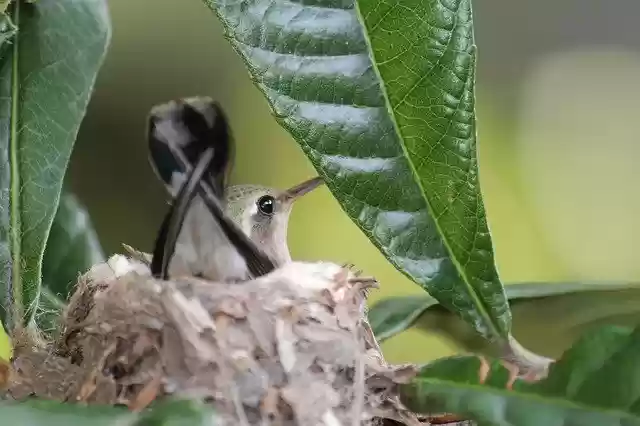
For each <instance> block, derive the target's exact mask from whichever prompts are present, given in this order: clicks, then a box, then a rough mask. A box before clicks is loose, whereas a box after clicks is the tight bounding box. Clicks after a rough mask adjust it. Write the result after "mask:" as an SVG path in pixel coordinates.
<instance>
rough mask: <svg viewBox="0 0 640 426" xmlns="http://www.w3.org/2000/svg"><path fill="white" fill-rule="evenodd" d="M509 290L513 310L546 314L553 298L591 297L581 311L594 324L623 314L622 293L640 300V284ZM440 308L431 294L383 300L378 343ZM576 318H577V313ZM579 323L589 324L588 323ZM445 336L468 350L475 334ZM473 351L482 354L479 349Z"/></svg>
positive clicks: (376, 312)
mask: <svg viewBox="0 0 640 426" xmlns="http://www.w3.org/2000/svg"><path fill="white" fill-rule="evenodd" d="M505 290H506V294H507V297H508V299H509V303H510V304H511V307H512V309H513V307H514V305H517V303H518V302H520V301H526V300H532V301H536V302H537V303H538V304H539V305H540V309H541V310H542V309H543V306H544V305H545V304H548V301H549V299H550V298H557V297H559V296H565V295H578V294H581V293H583V294H585V296H588V299H586V300H587V301H588V302H589V303H588V304H586V305H583V306H578V307H577V308H578V309H581V310H583V311H585V314H586V313H589V314H590V315H591V316H592V317H593V319H594V320H597V319H599V316H598V313H602V315H604V316H605V318H606V317H610V316H611V315H612V314H613V313H620V314H621V313H623V311H622V310H621V309H620V308H621V306H620V300H619V297H618V296H619V295H620V294H621V292H627V293H626V294H625V293H622V294H625V297H626V298H631V299H630V300H635V301H637V300H638V299H639V298H640V283H584V282H582V283H581V282H560V283H519V284H509V285H506V286H505ZM438 307H439V304H438V301H437V300H436V299H435V298H433V297H431V296H430V295H428V294H422V295H419V296H403V297H393V298H389V299H385V300H381V301H380V302H378V303H377V304H375V305H373V306H372V307H371V309H369V312H368V316H369V323H370V324H371V327H372V329H373V331H374V333H375V335H376V338H377V339H378V341H379V342H382V341H384V340H386V339H389V338H391V337H393V336H395V335H396V334H398V333H401V332H402V331H404V330H406V329H408V328H409V327H411V326H412V325H413V324H415V323H416V322H417V321H418V319H419V318H420V317H421V316H422V315H424V314H426V313H427V312H428V311H429V310H433V309H436V308H438ZM610 312H611V313H610ZM633 312H635V313H638V312H640V305H638V304H636V309H635V311H633ZM573 315H576V312H574V313H573ZM567 317H569V316H568V315H567ZM531 321H535V318H532V319H531ZM579 322H581V323H585V322H586V320H582V321H579ZM575 325H579V324H575ZM432 331H436V330H432ZM445 334H447V335H448V336H449V337H451V338H453V339H455V340H456V341H457V342H459V346H461V347H464V343H463V342H464V339H465V338H466V337H467V335H469V334H471V333H462V332H460V331H457V330H448V332H447V333H445ZM466 349H471V348H468V347H467V348H466ZM473 349H474V350H478V348H477V347H476V348H473Z"/></svg>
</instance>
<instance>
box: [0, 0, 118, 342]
mask: <svg viewBox="0 0 640 426" xmlns="http://www.w3.org/2000/svg"><path fill="white" fill-rule="evenodd" d="M7 13H8V14H9V15H10V17H11V19H12V21H13V23H14V24H15V25H16V26H17V27H18V32H17V34H16V35H15V36H14V38H13V40H12V42H11V43H12V44H11V48H10V49H9V51H8V52H7V54H6V55H5V57H4V58H2V61H1V62H0V97H1V98H2V102H0V170H2V175H1V177H0V211H1V212H2V216H0V241H1V242H2V244H3V246H2V248H3V249H2V250H0V265H1V267H0V283H2V284H3V285H2V287H3V288H2V292H3V294H2V308H3V309H2V311H3V312H2V314H3V319H4V320H5V324H6V323H7V320H9V321H8V324H9V328H10V329H11V328H13V327H14V326H15V325H17V324H20V323H23V324H26V323H30V322H31V320H32V319H33V316H34V314H35V312H36V310H37V306H38V297H39V294H40V285H41V272H42V258H43V255H44V247H45V243H46V241H47V237H48V235H49V230H50V228H51V223H52V221H53V217H54V214H55V212H56V209H57V206H58V201H59V197H60V190H61V186H62V179H63V177H64V173H65V170H66V167H67V164H68V161H69V156H70V154H71V149H72V147H73V143H74V142H75V138H76V135H77V132H78V128H79V126H80V122H81V121H82V118H83V116H84V114H85V109H86V106H87V103H88V101H89V97H90V95H91V91H92V88H93V84H94V81H95V78H96V74H97V72H98V69H99V68H100V66H101V64H102V61H103V58H104V54H105V51H106V48H107V45H108V43H109V39H110V32H111V30H110V21H109V15H108V12H107V7H106V1H105V0H41V1H37V2H35V3H27V2H25V1H24V0H16V1H14V2H13V3H12V4H11V5H10V6H9V8H8V11H7Z"/></svg>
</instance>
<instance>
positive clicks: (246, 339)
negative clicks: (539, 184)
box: [5, 255, 418, 426]
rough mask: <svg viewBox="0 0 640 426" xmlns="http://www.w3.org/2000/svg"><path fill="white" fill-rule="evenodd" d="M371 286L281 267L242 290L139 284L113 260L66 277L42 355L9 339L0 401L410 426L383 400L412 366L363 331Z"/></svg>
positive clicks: (347, 276)
mask: <svg viewBox="0 0 640 426" xmlns="http://www.w3.org/2000/svg"><path fill="white" fill-rule="evenodd" d="M370 286H371V280H367V279H363V278H359V277H358V276H357V274H355V273H354V272H353V270H352V269H351V268H349V267H342V266H339V265H336V264H333V263H303V262H292V263H290V264H288V265H286V266H284V267H282V268H279V269H277V270H276V271H274V272H272V273H270V274H268V275H266V276H263V277H261V278H258V279H255V280H252V281H248V282H243V283H213V282H209V281H206V280H202V279H197V278H193V277H185V278H180V279H175V280H172V281H160V280H156V279H154V278H152V277H151V276H150V274H149V270H148V268H147V266H146V265H145V263H144V262H141V261H139V260H135V259H131V258H127V257H124V256H119V255H116V256H114V257H112V258H111V259H109V261H108V262H107V263H103V264H98V265H96V266H94V267H93V268H92V269H91V270H90V271H89V272H88V273H86V274H85V275H84V276H82V277H81V278H80V279H79V282H78V285H77V287H76V290H75V292H74V294H73V296H72V298H71V299H70V302H69V306H68V308H67V310H66V312H65V313H64V315H63V317H62V318H61V321H62V324H61V326H62V327H61V330H62V331H61V333H60V335H59V336H58V337H57V338H56V339H55V341H53V342H52V343H50V344H48V345H47V346H46V347H40V348H38V347H37V346H34V345H33V342H26V343H25V341H24V339H22V340H21V339H20V338H16V337H15V336H14V340H16V342H14V359H13V362H12V365H11V372H10V376H9V380H8V387H7V389H6V391H5V397H7V398H13V399H23V398H26V397H29V396H36V397H39V398H46V399H53V400H58V401H68V402H76V403H86V404H111V405H115V404H126V405H127V406H128V407H130V408H131V409H132V410H141V409H143V408H145V407H147V406H148V405H149V404H151V403H152V402H153V401H156V400H159V399H162V398H165V397H167V396H175V397H181V398H197V399H200V400H204V401H206V402H208V403H210V404H212V405H213V407H214V408H215V409H216V412H217V413H218V415H219V416H220V418H221V421H222V424H230V425H254V424H262V425H264V424H274V425H301V426H307V425H309V426H311V425H313V426H316V425H332V426H333V425H347V424H349V425H369V424H381V423H382V422H383V419H394V421H399V422H402V423H404V424H418V420H417V419H416V417H415V415H413V414H412V413H411V412H409V411H407V410H405V409H404V408H403V407H402V405H401V404H400V403H399V401H398V399H397V397H396V387H397V384H398V383H403V382H406V381H408V380H409V379H410V378H411V377H413V375H414V374H415V370H416V369H415V367H413V366H411V365H400V366H391V365H388V364H387V363H386V362H385V361H384V358H383V357H382V354H381V353H380V349H379V347H378V345H377V343H376V341H375V339H374V337H373V333H372V332H371V329H370V328H369V326H368V323H367V321H366V316H365V315H364V314H365V311H364V306H365V301H366V294H367V291H366V290H367V287H370Z"/></svg>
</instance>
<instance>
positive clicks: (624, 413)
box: [401, 327, 640, 426]
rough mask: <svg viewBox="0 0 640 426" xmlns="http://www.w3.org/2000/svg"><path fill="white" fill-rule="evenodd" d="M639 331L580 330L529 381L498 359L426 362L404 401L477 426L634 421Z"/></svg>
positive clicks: (591, 425)
mask: <svg viewBox="0 0 640 426" xmlns="http://www.w3.org/2000/svg"><path fill="white" fill-rule="evenodd" d="M639 358H640V328H637V329H635V330H631V329H626V328H621V327H607V328H605V329H600V330H598V331H597V332H592V333H589V334H587V335H585V336H584V337H583V338H582V339H580V341H578V342H577V343H576V344H575V345H574V346H573V347H572V348H571V349H570V350H568V351H567V352H566V353H565V354H564V356H563V357H562V359H560V360H559V361H558V362H557V363H555V364H553V365H552V366H551V368H550V369H549V375H548V377H547V378H545V379H543V380H541V381H539V382H534V383H529V382H526V381H524V380H516V381H515V383H514V384H513V387H512V390H509V389H508V384H507V383H508V380H509V378H510V373H509V372H508V371H507V369H506V368H505V367H504V366H503V365H502V364H500V363H499V362H498V361H492V362H490V363H487V362H486V361H483V360H482V359H480V358H478V357H474V356H465V357H453V358H448V359H441V360H438V361H435V362H433V363H431V364H429V365H427V366H425V367H424V368H423V369H422V370H421V371H420V373H419V375H418V376H417V377H416V378H414V380H413V382H412V383H410V384H409V385H404V386H403V387H402V388H401V392H402V400H403V402H404V403H405V404H407V406H408V407H409V408H410V409H412V410H415V411H417V412H422V413H429V412H440V411H446V412H451V413H456V414H458V415H462V416H468V417H469V418H470V419H472V420H475V421H477V422H478V425H479V426H483V425H487V426H507V425H508V426H539V425H580V426H614V425H615V426H619V425H625V426H631V425H640V403H638V401H640V363H638V359H639Z"/></svg>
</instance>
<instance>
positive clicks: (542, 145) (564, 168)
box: [66, 0, 640, 361]
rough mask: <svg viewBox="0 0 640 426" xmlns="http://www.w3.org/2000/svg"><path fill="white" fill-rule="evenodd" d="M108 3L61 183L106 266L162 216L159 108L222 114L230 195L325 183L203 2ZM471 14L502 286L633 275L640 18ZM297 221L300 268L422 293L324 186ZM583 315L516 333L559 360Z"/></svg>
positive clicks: (483, 161)
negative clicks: (153, 121) (90, 225)
mask: <svg viewBox="0 0 640 426" xmlns="http://www.w3.org/2000/svg"><path fill="white" fill-rule="evenodd" d="M587 3H589V5H588V4H587ZM591 3H593V4H591ZM623 3H625V4H623ZM109 4H110V8H111V14H112V19H113V39H112V45H111V49H110V53H109V55H108V57H107V60H106V63H105V64H104V67H103V69H102V71H101V73H100V76H99V79H98V83H97V86H96V90H95V94H94V97H93V100H92V102H91V104H90V107H89V111H88V114H87V117H86V119H85V121H84V123H83V126H82V129H81V132H80V136H79V140H78V142H77V147H76V150H75V151H74V153H73V156H72V161H71V166H70V169H69V173H68V175H67V182H66V184H67V186H68V188H69V189H71V190H73V191H74V192H75V193H76V194H77V195H78V196H79V198H80V199H81V200H82V202H83V203H85V205H86V206H87V207H88V209H89V212H90V214H91V217H92V220H93V222H94V224H95V226H96V228H97V232H98V235H100V237H101V241H102V243H103V245H104V248H105V250H106V252H107V253H109V254H111V253H114V252H122V249H121V245H120V244H121V243H127V244H130V245H132V246H134V247H136V248H138V249H140V250H145V251H149V250H150V249H151V246H152V244H153V240H154V238H155V232H156V229H157V227H158V226H159V224H160V221H161V220H162V216H163V214H164V212H165V211H166V209H167V204H166V203H167V197H166V195H165V193H164V189H163V188H162V187H161V185H160V184H159V182H158V181H157V180H156V178H155V176H154V175H153V173H152V170H151V168H150V167H149V164H148V160H147V153H146V144H145V140H144V132H145V119H146V114H147V112H148V111H149V109H150V108H151V106H152V105H154V104H156V103H160V102H165V101H167V100H169V99H172V98H178V97H184V96H193V95H209V96H212V97H213V98H215V99H217V100H218V101H219V102H220V103H221V104H222V105H223V107H224V108H225V110H226V111H227V114H228V116H229V118H230V121H231V126H232V128H233V131H234V134H235V137H236V140H237V144H238V148H237V156H236V162H235V171H234V173H233V177H232V179H233V182H235V183H260V184H266V185H272V186H276V187H281V188H285V187H288V186H290V185H293V184H296V183H298V182H300V181H302V180H303V179H306V178H308V177H310V176H312V175H313V174H314V171H313V169H312V167H311V165H310V163H309V162H308V161H307V159H306V157H305V156H304V154H303V153H302V151H301V149H299V148H298V145H297V144H296V143H295V142H294V141H293V139H292V138H291V137H290V136H289V135H288V134H287V133H286V132H285V131H284V130H282V129H281V128H280V127H279V126H278V125H277V124H276V122H275V121H274V120H273V119H272V117H271V116H270V113H269V110H268V106H267V103H266V101H265V100H264V99H263V96H262V95H261V94H260V93H259V92H258V90H257V89H256V88H255V87H254V86H253V84H252V83H251V81H250V80H249V77H248V74H247V72H246V70H245V68H244V65H243V64H242V62H241V61H240V59H239V57H238V56H237V55H236V54H235V53H234V52H233V50H232V49H231V47H230V45H229V44H228V43H227V41H226V40H225V39H224V38H223V35H222V30H221V27H220V25H219V23H218V21H217V19H216V18H215V16H214V15H213V14H212V13H211V12H210V11H209V10H208V9H207V8H206V7H205V6H204V5H203V4H202V3H201V2H200V0H182V1H180V2H176V1H169V0H136V1H131V0H110V1H109ZM552 5H553V8H551V6H552ZM474 8H475V10H474V12H475V18H476V38H477V43H478V46H479V65H478V79H477V86H478V104H477V110H478V119H479V126H478V127H479V156H480V168H481V183H482V189H483V193H484V196H485V201H486V206H487V210H488V216H489V222H490V227H491V230H492V233H493V237H494V242H495V249H496V256H497V261H498V267H499V270H500V274H501V277H502V278H503V280H504V281H506V282H517V281H538V280H579V279H589V280H594V279H629V280H631V279H638V278H640V264H638V263H636V262H635V261H634V257H635V253H636V252H637V251H638V250H637V248H638V245H639V244H640V238H638V237H640V220H639V219H638V218H639V217H640V215H639V213H640V195H638V194H640V191H638V190H637V189H636V184H637V182H640V179H638V178H639V177H640V168H638V167H637V165H636V163H637V159H638V158H640V157H639V156H638V154H639V151H640V144H638V140H637V138H638V137H637V135H636V126H635V123H636V122H637V118H638V116H640V114H639V113H640V107H639V103H638V101H637V100H638V99H639V98H640V85H638V84H634V83H635V81H636V79H637V76H639V75H640V55H639V48H640V42H639V41H638V38H637V31H635V30H633V28H635V23H634V22H633V21H632V19H631V17H633V16H638V13H640V5H637V4H635V3H634V2H619V3H617V5H616V7H615V8H613V7H607V6H605V2H585V1H583V0H567V1H564V2H561V3H560V4H558V3H556V2H553V3H552V0H538V1H537V2H525V1H514V2H508V4H505V3H504V2H480V1H477V2H475V3H474ZM291 221H292V222H291V226H290V231H289V240H290V247H291V250H292V254H293V257H294V258H296V259H300V260H320V259H322V260H332V261H336V262H347V261H348V262H352V263H355V264H356V265H357V266H358V267H359V268H361V269H363V270H364V271H365V273H366V274H369V275H374V276H376V277H377V278H378V279H379V281H380V282H381V286H382V288H381V290H379V291H376V292H374V294H373V298H372V302H375V301H376V300H378V299H379V298H383V297H389V296H391V295H401V294H402V295H405V294H414V293H416V294H419V293H420V292H421V291H422V290H420V289H419V288H418V287H417V286H416V285H414V284H412V283H411V282H410V281H408V280H407V279H406V278H404V277H403V276H402V275H401V274H400V273H398V272H397V271H395V270H394V269H393V267H391V266H390V265H389V264H388V263H387V261H386V260H385V259H384V257H383V256H382V255H381V254H380V253H379V252H378V251H377V250H376V249H375V248H374V247H373V246H372V245H371V244H370V243H369V241H368V240H367V239H366V238H365V237H364V235H363V234H361V232H360V231H359V230H358V229H357V227H356V226H355V225H354V224H353V223H352V222H351V221H350V219H348V218H347V217H346V216H345V215H344V214H343V212H342V210H341V209H340V206H339V205H338V204H337V203H336V202H335V201H334V200H333V199H332V197H331V195H330V193H329V192H328V190H327V189H326V188H322V189H321V190H318V191H316V192H315V193H312V194H311V195H309V196H308V197H306V198H305V199H304V200H302V201H301V202H300V203H299V204H298V205H297V206H296V208H295V209H294V212H293V215H292V218H291ZM588 303H589V300H588V299H586V300H585V298H584V297H580V298H569V299H566V298H565V299H563V298H559V299H558V300H554V301H553V302H552V303H545V304H542V305H541V304H539V303H538V304H534V303H529V304H527V303H523V304H521V305H519V306H518V307H517V308H516V310H515V318H514V324H515V332H516V336H517V337H518V338H519V339H520V340H521V341H522V342H523V343H524V344H525V345H527V346H528V347H529V348H530V349H532V350H535V351H538V352H541V353H545V354H557V353H558V351H560V350H562V349H564V348H565V347H566V346H568V345H569V344H570V340H571V339H573V338H574V337H575V330H574V327H572V326H568V325H567V326H563V324H564V323H563V321H564V322H565V323H566V322H567V321H569V320H567V319H566V316H567V314H568V313H571V312H572V309H573V310H575V309H577V307H584V306H585V304H586V305H588ZM632 319H633V320H635V316H634V318H632ZM570 321H577V320H576V318H572V319H571V320H570ZM564 325H566V324H564ZM384 350H385V353H386V355H387V356H388V358H389V359H390V360H391V361H420V360H426V359H430V358H435V357H439V356H443V355H447V354H450V353H452V352H455V351H456V350H457V349H456V348H455V347H454V346H453V344H452V343H451V342H450V341H448V340H447V339H446V338H444V337H443V336H436V335H433V334H431V333H429V332H426V331H425V330H424V327H423V328H422V329H421V330H411V331H409V332H407V333H403V334H402V335H400V336H397V337H394V338H392V339H390V340H389V341H387V342H385V344H384Z"/></svg>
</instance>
